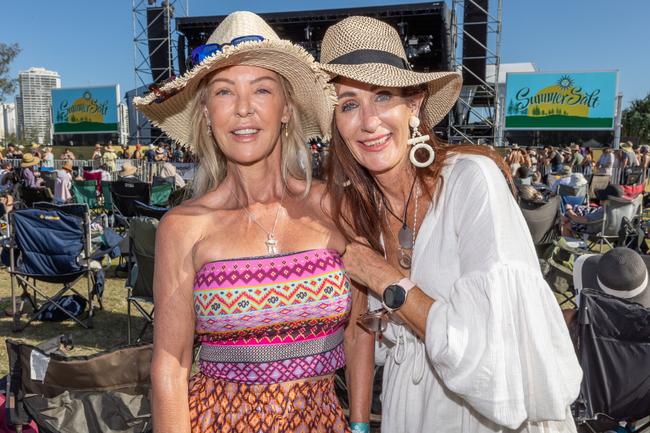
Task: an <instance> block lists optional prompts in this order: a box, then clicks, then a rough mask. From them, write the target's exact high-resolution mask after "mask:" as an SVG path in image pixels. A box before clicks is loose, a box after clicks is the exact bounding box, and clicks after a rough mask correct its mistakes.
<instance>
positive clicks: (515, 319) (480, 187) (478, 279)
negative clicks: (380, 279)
mask: <svg viewBox="0 0 650 433" xmlns="http://www.w3.org/2000/svg"><path fill="white" fill-rule="evenodd" d="M442 178H443V183H442V190H441V193H440V195H439V197H438V202H437V204H435V205H432V206H431V208H430V209H429V210H428V213H427V215H426V217H425V218H424V220H423V222H422V226H421V228H420V231H419V233H418V235H417V240H416V243H415V247H414V252H413V255H414V257H413V265H412V269H411V277H410V278H411V279H412V280H413V281H414V282H415V283H416V284H417V285H418V287H419V288H420V289H421V290H423V291H424V293H426V294H427V295H429V296H430V297H431V298H433V299H434V301H435V302H434V304H433V306H432V307H431V310H430V312H429V315H428V318H427V323H426V336H425V341H424V342H422V341H421V340H419V339H418V338H417V337H416V336H415V335H414V334H413V333H412V332H410V331H409V330H408V329H407V328H405V327H404V326H401V325H398V324H394V323H391V324H390V325H389V327H388V329H387V331H386V332H385V333H384V338H383V340H382V343H379V344H378V347H377V351H376V358H377V361H378V362H379V363H381V364H384V378H383V391H382V404H383V410H382V413H383V416H382V427H381V428H382V432H383V433H418V432H423V433H424V432H430V433H445V432H449V433H452V432H453V433H481V432H510V431H516V432H540V433H541V432H549V433H550V432H575V431H576V430H575V425H574V422H573V418H572V417H571V413H570V410H569V405H570V404H571V403H572V402H573V401H574V400H575V399H576V397H577V396H578V391H579V388H580V381H581V380H582V371H581V369H580V366H579V364H578V360H577V358H576V355H575V352H574V349H573V346H572V343H571V340H570V337H569V333H568V330H567V326H566V325H565V323H564V320H563V317H562V314H561V311H560V307H559V306H558V303H557V301H556V299H555V297H554V295H553V292H552V291H551V289H550V287H549V286H548V285H547V283H546V281H544V279H543V278H542V274H541V271H540V267H539V262H538V259H537V256H536V254H535V249H534V247H533V243H532V240H531V237H530V233H529V232H528V228H527V226H526V223H525V221H524V219H523V217H522V214H521V212H520V210H519V207H518V206H517V203H516V202H515V200H514V199H513V197H512V194H511V193H510V190H509V189H508V186H507V183H506V181H505V179H504V177H503V175H502V174H501V172H500V171H499V169H498V168H497V166H496V164H495V163H494V162H492V161H491V160H490V159H489V158H487V157H483V156H475V155H459V156H456V157H452V158H450V160H449V162H448V164H447V166H446V167H445V168H444V169H443V172H442ZM371 304H372V305H371V307H373V308H377V306H378V305H380V304H379V301H378V300H377V299H375V298H371Z"/></svg>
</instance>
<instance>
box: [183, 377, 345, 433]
mask: <svg viewBox="0 0 650 433" xmlns="http://www.w3.org/2000/svg"><path fill="white" fill-rule="evenodd" d="M189 404H190V420H191V425H192V433H259V432H264V433H284V432H286V433H297V432H300V433H313V432H318V433H349V432H350V428H349V426H348V423H347V421H346V420H345V416H344V414H343V410H342V408H341V405H340V403H339V400H338V398H337V396H336V394H335V392H334V377H333V376H332V377H328V378H324V379H320V380H307V381H295V382H284V383H275V384H269V385H264V384H259V385H257V384H253V385H249V384H245V383H237V382H226V381H223V380H219V379H213V378H211V377H208V376H206V375H204V374H203V373H198V374H196V375H195V376H193V377H192V379H191V381H190V396H189Z"/></svg>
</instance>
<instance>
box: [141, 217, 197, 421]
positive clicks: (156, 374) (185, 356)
mask: <svg viewBox="0 0 650 433" xmlns="http://www.w3.org/2000/svg"><path fill="white" fill-rule="evenodd" d="M190 231H191V229H190V224H188V222H187V218H186V217H185V218H184V217H183V216H180V215H177V214H176V213H175V212H174V211H173V210H172V211H170V214H168V215H166V216H165V217H164V218H163V219H162V221H161V222H160V225H159V227H158V232H157V236H156V266H155V271H154V306H155V310H156V317H155V320H154V348H153V360H152V363H151V385H152V391H153V397H152V407H153V422H154V431H155V433H168V432H169V433H172V432H173V433H189V432H190V413H189V404H188V391H189V390H188V380H189V375H190V370H191V368H192V343H193V337H194V309H193V298H192V285H193V280H194V266H193V260H192V251H193V247H194V237H193V236H191V233H189V235H188V232H190Z"/></svg>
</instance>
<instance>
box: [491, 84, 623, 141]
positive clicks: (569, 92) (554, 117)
mask: <svg viewBox="0 0 650 433" xmlns="http://www.w3.org/2000/svg"><path fill="white" fill-rule="evenodd" d="M617 87H618V72H617V71H608V72H553V73H546V72H521V73H509V74H507V76H506V99H505V107H504V109H505V119H506V122H505V127H506V129H529V130H534V129H539V130H599V129H600V130H605V129H613V128H614V117H615V112H616V94H617Z"/></svg>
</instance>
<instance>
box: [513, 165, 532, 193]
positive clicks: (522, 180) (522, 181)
mask: <svg viewBox="0 0 650 433" xmlns="http://www.w3.org/2000/svg"><path fill="white" fill-rule="evenodd" d="M512 179H513V180H514V182H515V185H516V186H517V188H519V187H520V186H522V185H530V184H531V182H532V179H531V176H530V169H529V168H528V167H519V168H518V169H517V171H516V172H515V175H514V176H513V178H512Z"/></svg>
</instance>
